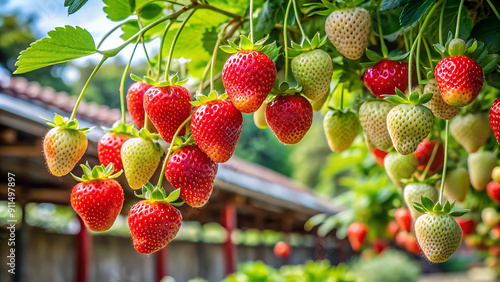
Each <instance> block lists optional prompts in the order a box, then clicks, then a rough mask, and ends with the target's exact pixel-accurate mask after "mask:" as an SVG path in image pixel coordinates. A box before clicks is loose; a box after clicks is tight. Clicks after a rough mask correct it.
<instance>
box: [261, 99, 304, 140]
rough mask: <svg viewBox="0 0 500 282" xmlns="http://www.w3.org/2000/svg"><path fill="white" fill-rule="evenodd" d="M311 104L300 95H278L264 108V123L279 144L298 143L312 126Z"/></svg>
mask: <svg viewBox="0 0 500 282" xmlns="http://www.w3.org/2000/svg"><path fill="white" fill-rule="evenodd" d="M312 118H313V110H312V106H311V103H309V101H308V100H307V99H306V98H304V97H302V96H301V95H300V94H293V95H279V96H277V97H276V98H274V99H273V100H272V101H271V102H269V104H268V105H267V108H266V122H267V124H268V125H269V128H271V130H272V131H273V132H274V134H275V135H276V137H277V138H278V140H280V141H281V143H284V144H288V145H292V144H296V143H298V142H299V141H300V140H302V138H303V137H304V135H305V134H306V133H307V131H308V130H309V128H310V127H311V124H312Z"/></svg>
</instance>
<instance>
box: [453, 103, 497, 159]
mask: <svg viewBox="0 0 500 282" xmlns="http://www.w3.org/2000/svg"><path fill="white" fill-rule="evenodd" d="M450 132H451V135H452V136H453V138H455V140H457V142H458V143H459V144H460V145H462V147H464V149H465V150H466V151H467V152H468V153H474V152H476V151H477V150H478V149H479V148H480V147H481V146H483V145H484V143H486V141H487V140H488V138H490V135H491V126H490V124H489V122H488V117H487V116H486V115H485V114H483V113H470V114H466V115H463V116H456V117H455V118H454V119H452V120H451V122H450Z"/></svg>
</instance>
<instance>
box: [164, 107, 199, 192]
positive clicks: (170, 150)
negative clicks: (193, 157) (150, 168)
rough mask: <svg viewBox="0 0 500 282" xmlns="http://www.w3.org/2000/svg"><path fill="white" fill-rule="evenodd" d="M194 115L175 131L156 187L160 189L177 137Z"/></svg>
mask: <svg viewBox="0 0 500 282" xmlns="http://www.w3.org/2000/svg"><path fill="white" fill-rule="evenodd" d="M192 116H193V115H192V114H191V115H189V117H188V118H187V119H186V120H185V121H183V122H182V124H181V125H180V126H179V127H178V128H177V130H176V131H175V133H174V136H173V137H172V142H170V146H169V147H168V152H167V155H166V156H165V159H164V160H163V166H162V168H161V173H160V179H158V185H156V187H158V188H162V186H161V185H162V182H163V177H164V174H165V169H166V168H167V162H168V158H169V157H170V154H171V153H172V148H173V147H174V146H173V145H174V141H175V138H176V137H177V135H179V132H181V130H182V128H183V127H184V126H186V124H187V123H188V122H189V121H190V120H191V117H192Z"/></svg>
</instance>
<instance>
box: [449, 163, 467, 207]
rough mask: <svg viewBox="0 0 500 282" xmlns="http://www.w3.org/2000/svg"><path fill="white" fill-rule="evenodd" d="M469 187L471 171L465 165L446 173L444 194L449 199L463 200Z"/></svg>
mask: <svg viewBox="0 0 500 282" xmlns="http://www.w3.org/2000/svg"><path fill="white" fill-rule="evenodd" d="M469 188H470V180H469V173H468V172H467V169H465V168H464V167H458V168H456V169H454V170H450V171H449V172H447V173H446V179H445V180H444V195H445V196H446V198H447V199H448V200H450V201H457V202H463V201H464V200H465V196H466V195H467V192H468V191H469Z"/></svg>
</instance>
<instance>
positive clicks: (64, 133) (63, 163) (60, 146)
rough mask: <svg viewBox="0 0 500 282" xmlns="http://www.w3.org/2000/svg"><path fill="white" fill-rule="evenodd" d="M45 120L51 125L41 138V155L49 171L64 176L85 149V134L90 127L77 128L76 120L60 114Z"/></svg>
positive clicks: (86, 142)
mask: <svg viewBox="0 0 500 282" xmlns="http://www.w3.org/2000/svg"><path fill="white" fill-rule="evenodd" d="M44 120H46V121H47V124H48V125H49V126H51V127H53V128H52V129H51V130H49V132H47V134H45V137H44V138H43V155H44V157H45V162H46V164H47V166H48V167H49V170H50V172H51V173H52V174H53V175H55V176H64V175H66V174H68V173H70V171H71V170H72V169H73V168H74V167H75V165H76V164H77V163H78V161H80V159H81V158H82V157H83V154H85V151H86V150H87V144H88V141H87V136H85V133H88V132H89V131H90V130H91V129H89V128H78V121H77V120H71V121H70V120H69V119H68V118H63V117H62V116H60V115H57V114H56V115H55V116H54V121H50V120H47V119H44Z"/></svg>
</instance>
